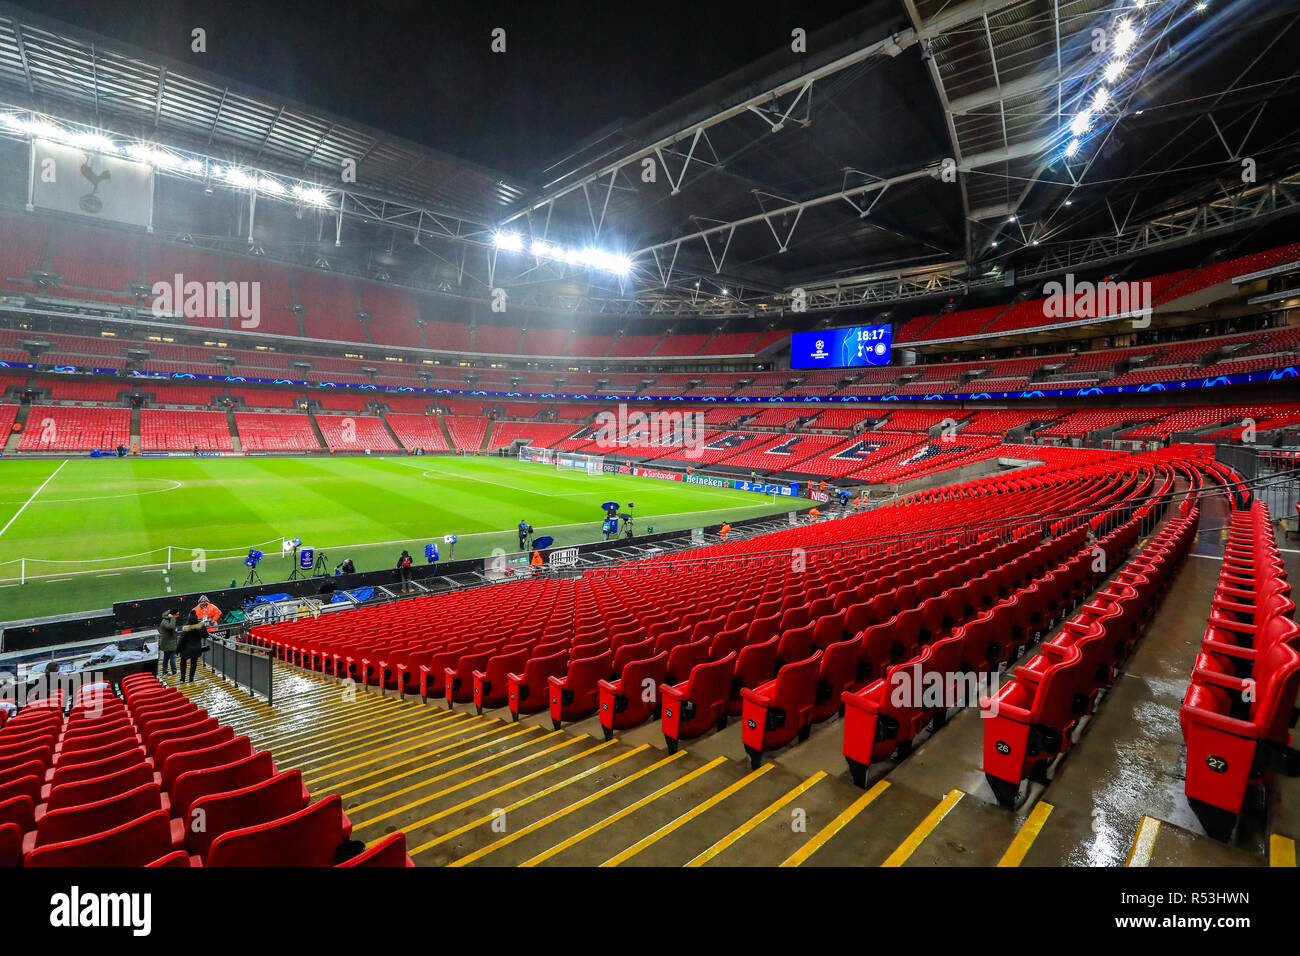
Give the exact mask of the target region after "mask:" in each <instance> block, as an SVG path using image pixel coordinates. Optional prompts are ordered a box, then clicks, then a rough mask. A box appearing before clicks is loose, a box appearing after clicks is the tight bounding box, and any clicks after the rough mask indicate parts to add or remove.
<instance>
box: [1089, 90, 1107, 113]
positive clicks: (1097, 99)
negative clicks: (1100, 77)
mask: <svg viewBox="0 0 1300 956" xmlns="http://www.w3.org/2000/svg"><path fill="white" fill-rule="evenodd" d="M1109 101H1110V90H1108V89H1106V87H1104V86H1099V87H1097V92H1096V93H1094V94H1092V109H1093V112H1095V113H1100V112H1101V111H1102V110H1104V109H1105V108H1106V104H1107V103H1108V102H1109Z"/></svg>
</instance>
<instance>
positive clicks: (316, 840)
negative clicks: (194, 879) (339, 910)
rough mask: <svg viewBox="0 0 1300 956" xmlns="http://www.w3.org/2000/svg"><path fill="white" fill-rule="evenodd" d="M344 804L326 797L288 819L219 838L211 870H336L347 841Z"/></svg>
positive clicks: (209, 859)
mask: <svg viewBox="0 0 1300 956" xmlns="http://www.w3.org/2000/svg"><path fill="white" fill-rule="evenodd" d="M343 827H344V817H343V801H342V800H341V799H340V798H339V797H338V796H337V795H331V796H328V797H325V798H324V799H322V800H318V801H317V802H316V803H313V804H312V805H311V806H308V807H305V808H303V809H302V810H299V811H298V812H297V813H294V814H292V815H290V816H287V817H282V818H281V819H279V820H274V821H271V822H268V823H262V824H259V825H257V826H251V827H244V828H242V829H239V830H232V831H230V832H228V833H223V834H222V835H221V836H219V837H217V838H216V839H215V840H214V841H213V842H212V844H211V846H210V847H209V849H208V855H207V857H206V858H205V859H204V863H205V865H207V866H333V865H334V864H335V862H337V860H336V856H337V854H338V850H339V847H340V846H341V845H342V843H343V840H344V830H343Z"/></svg>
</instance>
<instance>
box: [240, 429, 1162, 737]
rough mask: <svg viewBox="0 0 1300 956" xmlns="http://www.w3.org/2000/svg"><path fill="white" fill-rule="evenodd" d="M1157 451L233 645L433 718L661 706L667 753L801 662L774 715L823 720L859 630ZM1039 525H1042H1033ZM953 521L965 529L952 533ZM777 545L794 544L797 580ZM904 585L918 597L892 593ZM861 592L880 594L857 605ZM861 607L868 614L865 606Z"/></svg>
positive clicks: (1063, 522) (1000, 560)
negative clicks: (450, 712)
mask: <svg viewBox="0 0 1300 956" xmlns="http://www.w3.org/2000/svg"><path fill="white" fill-rule="evenodd" d="M1166 457H1174V452H1172V451H1171V452H1165V453H1161V454H1156V455H1150V456H1138V457H1137V458H1136V459H1135V458H1132V457H1128V458H1119V457H1113V456H1112V457H1111V458H1103V459H1102V460H1095V459H1094V460H1092V461H1088V462H1085V463H1082V464H1080V463H1076V462H1073V461H1072V462H1071V463H1070V464H1068V465H1067V464H1061V465H1057V466H1054V467H1046V468H1040V469H1036V470H1034V471H1033V472H1030V473H1029V475H1028V476H1026V475H1015V476H993V477H990V478H988V479H982V480H980V481H978V482H972V483H969V485H968V486H964V487H965V489H966V491H965V493H964V494H962V495H958V496H955V497H948V498H944V499H942V500H938V499H935V500H931V499H929V498H926V497H923V496H917V497H916V498H915V499H914V500H911V501H910V504H909V506H908V507H905V508H881V509H877V510H875V511H873V512H868V513H866V514H861V515H856V516H853V517H850V518H846V519H842V520H837V521H834V522H827V523H822V524H815V525H810V526H803V527H799V528H793V529H789V530H788V531H783V532H779V533H777V534H772V535H765V536H763V537H761V538H758V539H753V540H751V541H738V542H728V543H725V544H720V545H716V546H713V547H710V548H706V549H695V550H693V551H691V552H688V553H683V554H679V555H668V556H664V557H661V558H657V559H654V560H649V561H640V562H633V563H629V564H624V565H620V566H617V567H615V568H612V569H608V570H604V571H597V572H591V573H588V574H587V575H585V576H584V577H582V578H579V579H569V580H528V581H520V582H515V583H511V584H503V585H496V586H493V587H490V588H483V589H478V590H475V591H469V592H460V593H456V594H449V595H439V596H430V597H421V598H416V599H414V600H410V601H404V602H400V603H397V604H390V605H382V606H378V607H372V608H362V609H358V610H356V611H348V612H342V613H338V614H334V615H329V616H327V617H322V618H320V619H313V620H303V621H297V622H287V623H282V624H277V625H271V626H264V627H258V628H255V629H254V632H253V638H254V640H255V641H257V642H259V643H262V644H264V645H266V646H269V647H272V648H274V650H275V652H276V654H277V656H279V657H281V658H282V659H285V660H288V661H290V662H292V663H294V664H298V665H300V666H303V667H307V668H312V669H319V670H321V671H324V672H326V673H330V674H333V675H335V676H337V677H346V678H351V679H353V680H357V681H362V682H365V683H368V684H372V685H376V686H383V687H385V688H391V689H394V690H398V691H399V692H402V693H419V694H421V696H422V697H423V698H424V699H426V700H428V699H433V698H441V699H443V700H445V701H446V702H447V703H448V705H449V706H454V705H456V704H459V703H465V704H468V703H470V702H473V703H474V704H475V705H476V706H478V707H479V708H480V709H483V708H490V707H497V706H501V705H502V704H503V703H504V704H506V705H507V706H508V707H509V709H510V711H511V713H512V715H513V716H514V717H516V718H517V717H518V716H519V715H520V714H525V713H533V712H537V711H539V710H542V709H549V711H550V714H551V717H552V720H553V721H554V722H555V723H556V725H557V726H559V725H562V724H563V723H565V722H568V721H573V720H577V719H581V718H583V717H586V716H588V715H590V714H591V713H592V712H595V711H599V714H600V721H601V723H602V726H604V728H605V729H606V731H607V732H608V733H612V732H614V731H615V730H618V729H622V728H624V727H628V726H632V725H633V724H636V723H640V722H642V721H644V720H647V719H649V718H650V717H651V716H652V715H653V714H654V713H655V711H656V707H657V706H658V705H659V704H661V703H662V705H663V706H662V707H661V708H660V710H659V717H660V719H661V721H662V724H663V729H664V734H665V738H666V740H667V741H668V744H669V746H670V748H671V747H674V746H675V744H676V741H677V740H680V739H682V738H683V737H684V736H690V735H694V734H696V733H701V732H704V731H705V730H707V729H708V727H709V726H711V725H712V724H714V723H719V722H721V721H722V720H723V718H724V716H730V715H736V714H740V713H742V711H743V710H744V708H745V707H746V706H754V707H762V708H763V709H764V710H765V711H769V710H770V711H772V712H773V713H775V712H776V710H790V708H788V707H786V706H785V704H786V703H788V702H789V700H790V698H789V695H788V694H786V693H785V692H784V690H782V688H783V687H784V685H785V684H788V683H789V682H790V680H791V679H792V676H791V675H787V676H786V678H785V679H784V680H782V678H781V672H782V670H784V669H785V668H787V667H789V666H791V665H796V664H800V663H803V662H806V661H807V660H808V659H809V658H814V662H813V663H811V664H806V668H805V669H806V670H807V671H808V672H810V673H811V679H812V683H813V685H814V687H813V691H812V693H813V695H814V698H815V704H816V707H815V708H812V707H811V706H810V707H807V708H806V707H805V706H804V705H802V704H801V705H800V706H798V707H795V708H794V709H793V711H791V712H802V711H804V710H807V711H808V713H809V714H811V713H813V712H814V710H815V712H816V714H817V718H816V719H825V717H826V716H829V715H830V714H832V713H834V712H835V710H837V709H838V707H839V700H840V694H841V693H842V692H843V691H844V690H846V689H848V688H849V687H850V686H851V685H853V684H854V683H855V682H857V681H860V680H863V679H866V678H868V677H869V678H871V679H874V678H876V677H878V676H880V675H879V670H878V668H879V667H882V666H883V665H884V664H886V663H896V662H897V661H895V660H894V659H892V658H890V659H886V660H881V661H876V660H875V659H874V658H872V657H870V656H868V657H867V658H866V660H867V661H868V662H869V663H867V664H866V666H865V668H864V667H863V666H862V665H863V663H864V658H863V656H862V654H859V653H855V652H854V648H855V647H857V646H860V645H858V644H856V643H855V642H857V641H859V640H860V638H861V635H862V632H863V631H865V630H866V629H867V628H868V627H870V626H873V625H881V624H886V623H887V622H888V621H889V620H890V619H891V618H892V616H893V615H895V614H899V613H901V612H906V611H910V610H911V609H912V608H913V607H914V606H915V605H919V604H921V603H922V602H924V601H925V600H926V599H928V598H931V597H934V596H938V595H942V594H944V593H946V592H947V591H948V590H949V589H951V588H956V587H957V585H958V584H959V583H961V582H962V581H965V580H966V579H967V578H970V579H971V580H981V579H984V580H982V582H981V585H980V586H981V587H982V586H984V585H985V584H988V583H989V581H991V580H994V579H996V580H998V581H1001V582H1002V583H1001V585H1000V587H1001V588H1002V589H1005V588H1006V587H1009V584H1008V583H1007V582H1006V581H1003V579H1002V578H1001V577H996V578H987V579H985V576H986V575H987V574H990V573H992V572H994V571H995V570H997V573H998V574H1002V573H1009V572H1004V571H1003V570H1002V566H1003V565H1006V564H1007V562H1011V561H1012V560H1013V558H1015V557H1017V556H1018V555H1019V554H1020V553H1021V552H1023V551H1025V550H1029V549H1030V541H1031V538H1032V540H1034V541H1037V540H1039V538H1033V537H1032V536H1033V535H1037V534H1039V533H1040V531H1041V529H1042V527H1043V525H1044V524H1046V525H1047V526H1048V531H1049V532H1050V534H1051V535H1052V536H1053V537H1054V538H1055V537H1062V539H1063V540H1066V539H1064V535H1066V534H1067V533H1075V529H1076V528H1078V527H1079V526H1080V524H1081V523H1082V522H1085V521H1087V520H1088V517H1089V516H1090V515H1095V514H1099V513H1100V512H1103V511H1106V510H1108V509H1110V508H1113V507H1115V506H1117V505H1119V504H1122V503H1124V502H1125V501H1127V500H1129V499H1131V498H1132V497H1133V496H1134V495H1140V494H1142V493H1143V492H1144V489H1146V488H1148V487H1149V485H1150V482H1151V474H1152V468H1151V466H1150V465H1148V464H1146V460H1147V459H1148V458H1149V459H1150V460H1151V461H1153V462H1157V463H1163V462H1164V460H1165V458H1166ZM1042 515H1049V516H1054V517H1053V519H1052V520H1051V521H1048V522H1043V521H1042V520H1040V518H1039V517H1038V516H1042ZM1061 516H1067V517H1061ZM972 521H974V522H978V524H977V525H976V526H975V527H974V528H972V529H971V530H966V529H965V528H963V525H965V524H967V523H969V522H972ZM1040 537H1041V535H1040ZM855 538H856V539H857V540H858V541H861V542H862V543H854V539H855ZM998 542H1006V545H1007V546H1010V547H1011V548H1012V550H1013V551H1015V554H1012V553H1007V552H1004V551H1001V550H999V548H1002V547H1004V545H1002V544H999V543H998ZM795 549H801V550H802V551H803V552H804V555H803V557H802V559H801V562H800V564H801V566H800V567H798V568H795V567H794V566H793V563H792V561H791V554H792V553H797V552H796V550H795ZM971 549H973V550H971ZM706 559H708V560H706ZM981 561H991V562H992V563H989V564H981V563H980V562H981ZM972 562H973V563H972ZM1011 566H1012V567H1014V566H1015V565H1014V564H1013V565H1011ZM957 569H960V570H959V571H958V570H957ZM954 575H956V576H954ZM916 581H924V582H925V584H926V587H927V590H925V591H924V592H922V591H921V590H920V589H919V587H916V586H912V585H913V584H915V582H916ZM1017 586H1019V585H1017ZM878 588H883V589H885V591H886V592H888V593H889V594H890V595H891V596H890V597H889V598H882V599H880V600H877V598H878V594H877V589H878ZM963 593H964V592H963ZM1001 597H1005V594H1003V595H1000V597H999V599H1000V598H1001ZM955 599H956V598H955V597H954V600H955ZM981 600H982V599H981ZM872 601H875V603H874V604H873V603H871V602H872ZM891 601H902V602H903V603H901V604H893V603H889V602H891ZM859 605H860V606H859ZM868 605H870V608H871V614H872V615H883V616H882V617H881V619H880V620H876V619H875V618H874V617H872V616H870V615H868V614H867V606H868ZM936 606H937V605H936ZM886 612H887V613H886ZM908 620H909V621H910V620H911V618H908ZM485 635H491V636H490V637H485ZM877 636H879V635H877ZM846 642H847V644H846ZM836 645H845V646H836ZM818 655H820V656H818ZM873 668H875V670H873ZM792 673H793V672H792ZM774 681H775V683H772V682H774ZM769 684H770V685H771V686H765V685H769ZM647 685H648V686H652V687H653V686H655V685H662V686H660V687H659V693H658V694H653V693H652V694H650V695H644V694H642V693H641V692H640V690H639V689H635V690H634V689H633V688H634V687H635V688H641V687H643V686H647ZM801 686H803V685H801ZM746 691H749V692H751V693H750V694H746ZM772 694H777V697H775V698H773V697H772V696H771V695H772ZM670 701H671V702H673V703H672V704H671V705H670V703H669V702H670ZM765 701H766V703H765ZM827 707H829V709H827ZM777 720H779V718H777ZM787 726H792V727H793V728H794V729H793V731H792V734H798V733H799V732H800V730H801V729H803V728H806V727H807V726H808V722H807V721H804V720H803V718H802V717H800V718H799V719H797V720H795V719H792V720H791V721H790V723H789V724H788V725H787ZM757 727H758V722H757V721H756V728H755V729H757ZM780 729H781V728H776V727H775V726H773V721H769V720H767V718H766V716H765V717H764V720H763V723H762V731H760V733H759V735H758V737H757V739H756V742H749V741H747V743H750V744H751V745H752V746H753V748H754V750H755V751H756V752H757V753H758V754H760V755H761V753H762V751H763V750H766V749H770V748H771V747H772V746H779V745H780V743H778V742H777V741H782V742H783V738H782V734H781V733H776V731H778V730H780ZM746 730H747V731H748V726H747V727H746ZM787 739H788V738H787Z"/></svg>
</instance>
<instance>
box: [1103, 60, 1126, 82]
mask: <svg viewBox="0 0 1300 956" xmlns="http://www.w3.org/2000/svg"><path fill="white" fill-rule="evenodd" d="M1126 66H1128V64H1127V63H1125V62H1124V61H1123V60H1118V59H1117V60H1111V61H1110V62H1109V63H1107V64H1106V69H1105V71H1104V72H1103V73H1102V76H1104V77H1105V78H1106V82H1107V83H1114V82H1115V81H1116V80H1118V79H1119V78H1120V77H1121V76H1122V75H1123V73H1124V68H1125V67H1126Z"/></svg>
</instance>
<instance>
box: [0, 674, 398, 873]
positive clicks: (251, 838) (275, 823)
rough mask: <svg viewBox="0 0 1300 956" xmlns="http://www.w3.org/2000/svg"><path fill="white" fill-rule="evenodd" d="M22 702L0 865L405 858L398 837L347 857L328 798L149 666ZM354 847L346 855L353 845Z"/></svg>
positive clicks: (2, 785) (390, 861)
mask: <svg viewBox="0 0 1300 956" xmlns="http://www.w3.org/2000/svg"><path fill="white" fill-rule="evenodd" d="M122 691H123V696H122V697H117V696H116V695H115V694H114V693H113V691H112V688H111V686H110V685H109V684H108V683H107V682H99V683H95V684H90V685H87V686H86V687H83V688H81V690H80V691H79V692H78V694H77V697H76V699H75V701H74V702H73V704H72V707H71V708H70V711H69V713H68V714H67V716H66V718H65V716H64V704H65V701H64V697H63V694H62V692H61V691H60V692H57V693H55V694H54V695H52V696H50V697H48V698H46V699H43V700H40V701H38V702H36V703H33V704H30V705H28V706H26V707H24V708H23V709H22V710H21V711H19V712H18V713H17V715H16V716H14V717H12V718H11V719H9V720H7V721H6V722H5V724H4V726H3V728H0V865H3V866H16V865H20V864H21V865H25V866H200V865H206V866H270V865H280V866H294V865H297V866H326V865H333V864H334V863H335V862H336V857H339V856H340V855H342V856H346V857H347V859H346V860H345V861H344V862H345V863H346V865H353V866H363V865H403V864H409V858H408V857H407V856H406V852H405V842H404V841H405V838H404V837H403V836H402V835H401V834H395V835H393V836H392V837H390V838H388V839H386V840H385V841H382V842H381V843H378V844H376V845H375V846H373V847H371V848H370V849H369V850H362V851H361V852H359V853H358V852H355V851H356V850H357V849H358V848H359V845H356V844H350V843H349V837H350V835H351V829H352V827H351V823H349V821H348V819H347V817H346V816H345V815H344V814H343V810H342V802H341V800H340V798H339V797H338V796H336V795H331V796H328V797H326V798H324V799H322V800H319V801H317V802H316V803H314V804H313V803H311V802H310V801H311V798H310V796H309V794H308V793H307V790H306V788H305V787H304V786H303V782H302V773H301V771H298V770H287V771H277V769H276V766H275V763H274V762H273V761H272V759H271V754H270V753H269V752H267V751H258V750H255V749H254V748H253V747H252V745H251V743H250V742H249V739H248V738H247V737H236V736H235V734H234V732H233V731H232V730H231V728H230V727H227V726H223V725H221V724H220V723H219V722H218V721H217V720H216V719H215V718H213V717H211V716H209V715H208V714H207V712H206V711H204V710H202V709H200V708H198V707H196V706H195V705H194V704H193V703H192V702H191V701H189V700H188V699H187V698H186V697H185V696H184V695H183V694H181V693H180V692H179V691H178V690H175V689H168V688H166V687H165V686H164V685H162V684H161V683H159V681H158V679H157V678H156V677H154V676H153V675H150V674H137V675H132V676H130V677H127V678H126V679H124V680H123V682H122ZM348 851H352V852H350V853H349V852H348Z"/></svg>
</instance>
